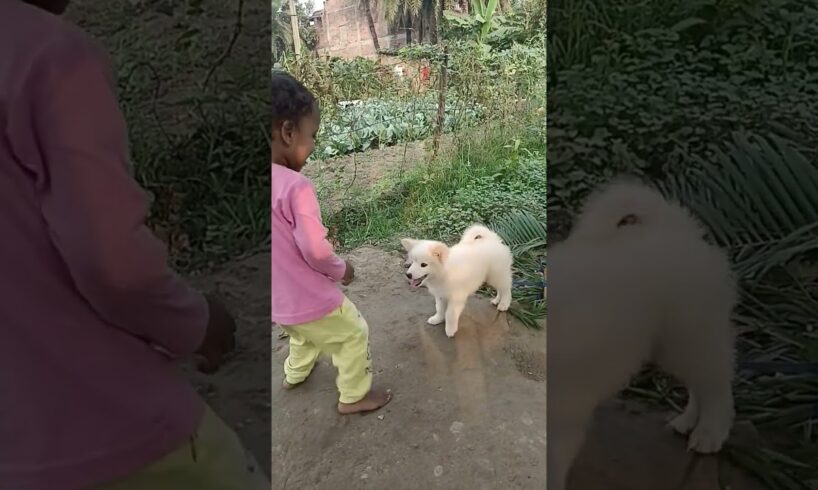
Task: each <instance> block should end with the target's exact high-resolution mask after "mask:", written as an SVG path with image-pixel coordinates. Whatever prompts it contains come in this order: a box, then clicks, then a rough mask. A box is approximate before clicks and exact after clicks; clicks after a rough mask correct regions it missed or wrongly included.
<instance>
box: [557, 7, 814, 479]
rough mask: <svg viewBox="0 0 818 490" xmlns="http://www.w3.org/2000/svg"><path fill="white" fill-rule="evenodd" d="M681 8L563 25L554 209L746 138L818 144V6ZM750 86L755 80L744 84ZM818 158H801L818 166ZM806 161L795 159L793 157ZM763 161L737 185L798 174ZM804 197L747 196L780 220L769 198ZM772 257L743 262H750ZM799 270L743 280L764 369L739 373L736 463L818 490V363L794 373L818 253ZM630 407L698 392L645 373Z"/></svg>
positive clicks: (611, 13)
mask: <svg viewBox="0 0 818 490" xmlns="http://www.w3.org/2000/svg"><path fill="white" fill-rule="evenodd" d="M671 3H672V2H670V3H669V2H665V1H661V2H649V3H648V4H645V3H644V2H635V1H633V2H632V1H627V2H624V3H621V4H619V5H617V6H616V7H612V8H610V9H609V8H606V9H600V8H595V2H592V1H591V0H586V1H579V2H573V3H571V4H570V5H568V4H566V5H564V6H560V7H558V8H555V9H554V10H553V11H552V12H551V14H552V21H553V23H552V25H553V26H554V31H552V34H554V35H555V36H554V37H553V38H552V39H551V40H550V45H549V54H550V55H551V56H552V60H551V61H552V64H551V66H550V67H549V68H553V69H552V70H550V71H549V76H550V77H551V78H552V81H553V82H554V83H555V85H552V87H550V88H551V92H550V94H551V95H552V96H553V97H555V99H556V100H558V101H559V104H555V106H554V107H555V112H554V111H552V115H553V119H552V120H551V121H549V124H550V125H552V126H551V127H549V136H551V137H552V145H551V146H550V147H549V149H550V150H551V151H552V155H551V161H550V162H549V163H550V164H551V170H552V174H551V175H549V182H550V183H551V184H552V185H553V187H552V189H550V196H549V197H550V198H551V199H552V201H551V202H550V203H549V207H551V204H555V205H557V206H560V207H563V208H565V209H575V208H576V206H577V204H578V203H579V202H581V199H580V198H579V197H580V196H584V195H586V194H587V192H588V191H589V189H590V187H592V184H593V183H594V182H596V181H599V180H605V179H606V178H608V177H609V176H610V175H609V173H610V172H612V171H626V172H631V173H636V174H640V175H648V176H649V177H651V178H652V179H653V180H657V181H662V180H666V178H667V174H668V173H676V171H679V172H681V170H684V169H686V168H689V167H693V166H695V165H696V159H697V158H703V159H713V158H714V152H713V148H715V147H723V145H724V144H725V142H726V141H727V140H728V139H729V135H730V133H731V132H732V131H735V130H736V129H737V127H739V126H740V127H741V129H743V130H747V131H753V132H755V133H758V134H761V135H763V136H769V135H775V134H779V135H782V134H783V135H786V136H787V137H788V138H790V137H791V136H792V135H800V134H803V135H805V136H806V137H804V138H803V141H811V140H812V139H814V138H813V137H814V136H815V129H814V128H815V127H818V125H817V124H816V120H815V111H811V110H809V109H804V108H802V107H801V104H803V103H804V102H803V101H805V100H807V101H808V100H811V99H809V98H805V97H804V96H803V94H802V93H812V92H814V91H815V90H816V83H815V82H814V80H813V78H812V76H811V71H810V69H809V66H810V63H812V61H810V60H813V59H814V58H815V53H816V52H815V45H814V43H810V42H808V40H809V39H811V38H812V37H814V29H815V27H814V26H815V25H816V22H815V20H816V18H818V13H816V11H815V10H814V9H810V8H807V7H806V6H805V5H804V4H803V3H800V2H794V1H791V0H778V1H776V2H764V3H762V2H757V1H754V0H713V1H707V2H705V1H701V2H687V3H678V2H677V3H675V4H671ZM744 7H747V8H748V10H747V12H748V13H747V14H745V13H742V9H743V8H744ZM555 15H556V17H554V16H555ZM731 17H733V18H732V19H731V21H730V22H725V19H728V18H731ZM683 27H684V28H683ZM725 47H727V49H723V48H725ZM657 73H664V74H669V75H668V76H657ZM747 76H749V77H752V82H740V81H741V80H743V78H742V77H747ZM674 94H675V95H674ZM669 95H672V96H673V97H670V98H669V97H668V96H669ZM721 100H729V101H730V102H729V103H727V104H722V103H721V102H720V101H721ZM668 101H670V102H668ZM555 138H556V139H555ZM793 139H796V140H797V139H798V138H793ZM812 146H814V145H809V144H807V145H802V146H801V147H802V148H803V147H806V150H805V155H806V157H807V160H808V161H810V162H811V164H812V165H813V166H814V161H815V160H814V158H815V154H814V149H813V148H812ZM791 159H792V154H789V155H787V156H786V157H785V160H791ZM714 161H715V160H714ZM757 161H758V162H759V163H760V166H759V168H760V169H761V171H760V173H759V172H756V173H753V171H752V169H751V168H750V166H749V165H744V166H742V167H741V171H740V172H738V174H739V175H748V174H753V175H754V176H755V177H756V178H757V180H758V181H759V182H768V181H770V180H771V179H770V177H769V176H765V174H764V172H770V171H772V170H774V169H780V168H781V167H782V166H785V165H783V162H782V161H780V160H779V161H775V160H769V159H765V158H759V159H758V160H757ZM663 162H664V164H663ZM657 163H659V164H660V165H656V164H657ZM719 168H720V172H721V174H723V175H726V174H727V172H726V171H725V170H724V169H723V167H719ZM796 175H800V180H801V181H803V180H804V178H803V174H796ZM711 180H713V179H711ZM735 180H736V179H732V180H731V181H735ZM739 180H740V179H739ZM690 185H691V186H692V187H696V184H690ZM795 187H797V186H793V185H788V186H784V187H783V191H778V193H777V194H778V196H772V195H771V193H773V192H774V189H767V190H765V191H764V192H757V191H750V190H749V189H744V197H745V198H747V199H749V201H748V202H752V203H754V205H756V206H758V203H762V204H761V207H762V209H760V210H759V209H758V208H757V207H756V208H754V210H753V211H751V212H750V214H751V215H759V216H763V215H765V214H768V213H770V212H775V211H778V209H776V208H775V207H772V206H770V207H768V208H765V206H767V204H766V203H768V202H769V201H770V199H767V198H772V199H771V200H772V201H775V200H776V198H779V199H780V200H781V202H787V201H788V200H789V196H791V195H793V193H794V192H795ZM713 195H714V196H717V198H718V201H719V205H720V207H721V208H724V204H725V203H726V202H729V200H728V199H727V197H726V196H725V194H724V193H714V194H713ZM747 196H749V197H747ZM553 209H554V208H551V211H553ZM784 209H788V208H787V207H784ZM737 210H738V207H735V209H733V210H732V211H731V214H730V215H728V216H726V218H727V220H726V222H727V223H733V224H735V223H744V222H746V221H747V218H746V217H745V216H742V215H740V213H739V214H736V213H737ZM756 218H758V216H756V217H755V218H752V219H751V221H754V220H756ZM779 221H780V220H779ZM781 222H782V223H785V222H786V221H781ZM770 228H774V227H770ZM761 229H763V228H761ZM728 245H729V244H728ZM779 245H782V243H780V242H779V243H773V244H771V246H770V247H771V248H776V247H778V246H779ZM756 248H757V249H762V248H763V247H756ZM762 252H764V251H763V250H756V251H755V252H754V253H753V254H746V253H738V252H737V253H736V254H735V258H736V259H737V260H736V265H737V266H741V265H742V264H744V263H747V262H748V261H751V260H753V259H756V258H758V256H759V255H761V253H762ZM804 252H806V249H805V251H804ZM767 255H771V254H769V253H768V254H767ZM773 259H775V257H772V258H771V259H770V260H773ZM790 259H791V260H790ZM786 262H787V263H786V264H784V265H783V266H782V264H773V263H766V264H761V267H759V268H758V269H757V270H764V271H767V270H769V273H768V274H765V275H764V277H758V274H752V273H743V274H740V277H739V279H740V281H741V286H742V291H743V295H742V301H741V304H740V307H739V308H738V310H737V312H736V315H735V322H736V324H737V327H738V329H739V331H740V336H739V342H738V345H737V355H738V358H739V361H740V366H748V365H752V366H756V367H755V368H753V369H740V371H739V375H738V377H737V380H736V383H735V386H734V390H735V398H736V408H737V412H738V414H737V427H739V428H744V429H746V430H743V431H744V432H749V433H750V434H751V435H750V437H745V438H741V437H739V438H737V439H736V440H735V441H732V442H731V443H730V444H728V445H727V447H725V449H724V451H723V452H722V453H721V457H722V458H724V459H726V460H729V461H731V462H733V463H735V464H737V465H738V466H739V467H740V468H742V469H743V470H745V471H747V472H748V473H751V474H753V475H754V476H755V477H757V478H758V479H759V480H760V481H761V482H763V483H764V484H765V486H766V487H767V488H770V489H772V490H791V489H798V490H804V489H816V488H818V464H816V461H818V433H816V430H815V424H816V421H818V410H816V407H818V396H816V393H818V376H816V373H815V367H814V366H813V368H812V371H802V372H789V371H791V370H792V369H793V367H794V366H795V367H796V368H797V367H798V366H802V365H803V364H799V363H808V362H815V361H816V359H818V334H816V332H815V330H816V323H815V322H816V319H815V318H816V317H815V312H816V311H818V274H816V272H815V270H816V268H815V263H816V259H815V256H814V254H813V256H812V257H810V256H809V254H808V253H803V252H802V253H799V254H796V255H795V256H793V257H790V258H789V259H788V260H787V261H786ZM764 362H778V363H782V364H781V365H782V366H783V367H778V368H777V369H776V370H774V371H777V372H762V371H760V370H759V369H758V368H757V366H759V364H758V363H764ZM746 363H756V364H746ZM785 371H787V372H785ZM626 396H628V397H634V398H638V399H640V400H642V401H644V402H646V403H649V404H651V405H654V406H657V407H661V408H662V409H674V410H680V409H681V407H683V406H684V403H685V397H686V394H685V393H684V390H682V389H681V388H680V387H679V386H678V385H677V384H676V383H674V382H673V381H672V380H671V379H669V378H667V377H664V376H661V375H658V374H656V373H646V374H644V375H642V376H640V377H638V379H637V380H635V382H634V383H632V385H631V387H630V388H629V389H628V390H627V392H626Z"/></svg>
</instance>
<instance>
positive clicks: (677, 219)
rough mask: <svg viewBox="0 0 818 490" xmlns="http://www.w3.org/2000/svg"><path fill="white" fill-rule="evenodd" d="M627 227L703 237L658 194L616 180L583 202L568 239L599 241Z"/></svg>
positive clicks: (631, 182) (691, 220)
mask: <svg viewBox="0 0 818 490" xmlns="http://www.w3.org/2000/svg"><path fill="white" fill-rule="evenodd" d="M630 226H634V227H643V228H652V229H666V230H669V231H670V230H672V231H674V232H682V233H690V234H693V235H696V236H702V235H703V234H704V233H703V229H702V227H701V226H700V225H699V223H698V221H696V219H694V218H693V217H692V216H691V215H690V213H688V212H687V210H686V209H685V208H683V207H681V206H680V205H678V204H676V203H673V202H670V201H668V200H667V199H665V198H664V196H662V194H660V193H659V192H658V191H657V190H655V189H653V188H651V187H648V186H647V185H645V184H643V183H641V182H638V181H635V180H626V179H618V180H615V181H613V182H611V183H609V184H607V185H605V186H603V187H601V188H600V189H599V190H598V191H597V192H596V193H594V194H593V195H592V196H591V197H590V198H589V199H588V201H586V203H585V206H584V208H583V210H582V213H580V215H579V218H578V220H577V222H576V224H575V226H574V229H573V231H572V232H571V235H572V236H576V237H584V238H590V239H597V240H598V239H604V238H607V237H612V236H614V235H615V234H617V233H618V232H619V231H620V230H621V229H623V228H625V227H630Z"/></svg>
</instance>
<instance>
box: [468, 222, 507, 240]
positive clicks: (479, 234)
mask: <svg viewBox="0 0 818 490" xmlns="http://www.w3.org/2000/svg"><path fill="white" fill-rule="evenodd" d="M480 240H491V241H496V242H500V243H502V242H503V239H502V238H500V235H498V234H497V233H494V232H493V231H491V230H489V229H488V227H485V226H483V225H472V226H470V227H468V228H467V229H466V231H464V232H463V238H461V239H460V243H464V244H465V243H476V242H478V241H480Z"/></svg>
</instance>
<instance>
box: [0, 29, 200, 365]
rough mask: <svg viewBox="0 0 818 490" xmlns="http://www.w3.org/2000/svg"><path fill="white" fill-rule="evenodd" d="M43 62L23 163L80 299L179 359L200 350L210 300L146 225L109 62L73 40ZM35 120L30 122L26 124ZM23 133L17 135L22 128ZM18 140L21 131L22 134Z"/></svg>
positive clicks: (35, 80)
mask: <svg viewBox="0 0 818 490" xmlns="http://www.w3.org/2000/svg"><path fill="white" fill-rule="evenodd" d="M43 56H44V58H41V59H39V60H37V63H36V64H35V68H36V69H37V70H39V72H38V73H37V74H36V76H34V77H32V79H31V80H32V84H33V86H32V88H31V89H30V91H27V93H29V94H31V100H28V101H25V104H26V105H25V106H23V105H21V110H19V111H17V112H18V115H21V116H24V117H22V118H21V119H23V120H18V121H14V124H20V125H23V126H25V125H26V124H30V126H29V128H33V133H34V134H36V138H37V141H36V142H32V141H26V140H25V138H24V136H25V135H27V134H30V133H28V132H27V131H31V129H25V128H21V127H20V126H18V127H17V129H18V130H19V136H20V138H18V140H17V141H16V143H17V145H16V149H17V150H19V153H20V155H19V156H20V160H21V161H23V162H24V164H25V165H30V166H31V168H32V170H33V171H34V175H33V178H34V180H35V186H36V192H37V193H38V197H39V200H40V205H41V212H42V216H43V219H44V221H45V224H46V226H47V227H48V230H49V232H50V234H51V239H52V242H53V244H54V247H55V248H56V250H57V251H58V252H59V254H60V255H61V257H62V259H63V261H64V262H65V265H66V266H67V272H68V273H69V274H70V276H71V278H72V279H73V282H74V284H75V285H76V288H77V290H78V292H79V293H80V294H81V295H82V296H83V297H84V298H85V299H86V301H88V303H89V304H90V305H91V306H92V307H93V308H94V310H95V311H96V312H97V314H98V315H99V316H100V317H101V318H103V319H104V320H106V321H107V322H108V323H110V324H111V325H113V326H115V327H119V328H122V329H124V330H126V331H129V332H131V333H132V334H134V335H136V336H138V337H141V338H144V339H145V340H146V341H149V342H152V343H156V344H158V345H160V346H162V347H164V348H166V349H167V350H169V351H170V352H172V353H173V354H176V355H189V354H191V353H193V352H194V351H195V350H196V349H197V348H199V347H200V345H201V343H202V340H203V339H204V336H205V329H206V326H207V323H208V306H207V303H206V301H205V299H204V297H203V296H202V295H200V294H198V293H197V292H195V291H193V290H192V289H190V288H189V287H188V286H187V285H186V284H185V283H184V282H183V281H182V280H181V279H180V278H179V277H178V276H177V275H176V274H175V273H174V272H173V271H172V270H171V269H170V268H169V267H168V264H167V258H168V257H167V252H166V250H165V247H164V245H163V244H162V243H161V241H159V240H158V239H157V238H156V237H155V236H154V235H153V234H152V233H151V231H150V230H149V229H148V228H147V227H146V225H145V219H146V214H147V209H148V201H147V199H146V195H145V194H144V192H143V191H142V190H141V189H140V188H139V186H138V185H137V183H136V182H135V181H134V179H133V178H132V177H131V175H130V172H129V168H128V141H127V128H126V125H125V121H124V118H123V117H122V114H121V112H120V109H119V107H118V103H117V100H116V97H115V95H114V93H113V89H112V86H111V83H110V74H109V72H108V67H107V62H106V60H105V58H104V56H103V55H102V54H101V53H100V52H98V51H96V50H95V49H94V47H93V46H92V45H91V44H90V43H87V42H82V41H81V40H78V39H69V40H67V42H65V43H63V44H62V45H55V46H51V47H50V48H49V49H48V50H46V52H45V54H44V55H43ZM26 116H27V117H26ZM12 129H14V128H12ZM12 137H14V134H12Z"/></svg>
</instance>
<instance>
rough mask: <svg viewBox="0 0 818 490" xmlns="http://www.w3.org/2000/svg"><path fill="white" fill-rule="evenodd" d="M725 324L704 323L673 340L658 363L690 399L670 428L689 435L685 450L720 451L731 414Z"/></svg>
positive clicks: (729, 339) (730, 368)
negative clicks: (686, 392)
mask: <svg viewBox="0 0 818 490" xmlns="http://www.w3.org/2000/svg"><path fill="white" fill-rule="evenodd" d="M725 323H727V322H722V323H721V324H719V323H717V322H716V323H714V322H708V323H706V324H703V325H701V327H702V328H699V329H695V330H687V334H688V335H687V336H686V338H681V337H677V338H676V340H677V342H678V343H674V344H673V345H672V349H671V351H670V352H667V354H668V356H667V358H666V359H664V360H663V362H661V364H662V366H663V367H664V368H665V369H667V370H668V371H669V372H670V373H672V374H673V375H675V376H676V377H678V378H679V379H680V380H681V381H682V382H684V384H685V386H686V387H687V390H688V393H689V397H690V398H689V400H688V404H687V408H685V411H684V413H683V414H682V415H681V416H679V417H678V418H676V419H675V420H673V421H672V422H671V426H672V427H673V428H674V429H676V430H677V431H679V432H683V433H685V432H689V433H690V436H689V438H688V447H689V448H690V449H692V450H694V451H696V452H699V453H703V454H709V453H716V452H718V451H720V450H721V448H722V446H723V444H724V442H725V441H726V440H727V438H728V437H729V435H730V430H731V428H732V425H733V417H734V415H735V409H734V405H733V388H732V383H733V371H734V362H733V340H732V332H730V327H729V325H727V324H725ZM693 353H695V354H696V355H695V356H694V355H692V354H693Z"/></svg>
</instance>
